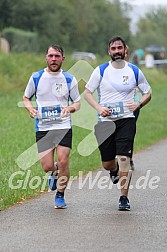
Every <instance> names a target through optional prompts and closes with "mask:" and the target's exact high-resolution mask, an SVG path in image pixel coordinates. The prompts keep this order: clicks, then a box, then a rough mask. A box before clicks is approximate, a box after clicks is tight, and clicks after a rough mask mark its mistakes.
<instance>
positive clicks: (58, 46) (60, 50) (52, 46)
mask: <svg viewBox="0 0 167 252" xmlns="http://www.w3.org/2000/svg"><path fill="white" fill-rule="evenodd" d="M49 48H53V49H55V50H56V51H58V52H60V53H61V55H62V56H63V54H64V50H63V48H62V47H61V46H60V45H56V44H52V45H49V46H48V48H47V49H46V53H48V50H49Z"/></svg>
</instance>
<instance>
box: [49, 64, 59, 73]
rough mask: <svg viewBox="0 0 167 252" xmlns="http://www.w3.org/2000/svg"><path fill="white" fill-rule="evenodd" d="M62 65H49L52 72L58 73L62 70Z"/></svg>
mask: <svg viewBox="0 0 167 252" xmlns="http://www.w3.org/2000/svg"><path fill="white" fill-rule="evenodd" d="M61 66H62V63H59V64H56V63H55V64H53V63H52V64H48V68H49V70H50V71H51V72H58V71H59V70H60V69H61Z"/></svg>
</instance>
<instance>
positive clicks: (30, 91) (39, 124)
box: [24, 69, 80, 131]
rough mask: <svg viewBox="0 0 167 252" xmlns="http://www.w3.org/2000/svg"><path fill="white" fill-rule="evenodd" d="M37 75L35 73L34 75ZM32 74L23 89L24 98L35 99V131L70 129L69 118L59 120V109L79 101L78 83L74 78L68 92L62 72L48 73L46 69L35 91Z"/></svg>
mask: <svg viewBox="0 0 167 252" xmlns="http://www.w3.org/2000/svg"><path fill="white" fill-rule="evenodd" d="M36 74H37V73H36ZM33 76H34V75H33V74H32V76H31V77H30V79H29V81H28V84H27V87H26V89H25V93H24V95H25V97H27V98H29V99H31V98H32V97H33V95H35V97H36V105H37V108H36V109H37V110H38V118H36V126H35V128H36V131H47V130H53V129H68V128H71V116H68V117H64V118H62V119H61V118H60V113H61V109H62V108H65V107H67V106H68V105H69V104H70V100H71V102H72V103H74V102H77V101H79V100H80V94H79V91H78V83H77V80H76V78H75V77H74V76H72V75H71V76H72V82H71V85H70V90H69V88H68V85H67V81H66V78H65V75H64V73H63V70H61V71H60V72H55V73H53V72H52V73H48V72H47V71H46V69H44V72H43V74H42V76H41V77H40V79H39V82H38V87H37V90H36V89H35V83H34V80H33Z"/></svg>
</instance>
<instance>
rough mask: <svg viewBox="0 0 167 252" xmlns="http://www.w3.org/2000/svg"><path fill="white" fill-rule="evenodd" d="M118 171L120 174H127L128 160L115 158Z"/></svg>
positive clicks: (124, 157) (122, 157)
mask: <svg viewBox="0 0 167 252" xmlns="http://www.w3.org/2000/svg"><path fill="white" fill-rule="evenodd" d="M117 160H118V165H119V170H120V171H121V172H129V170H130V158H129V157H126V156H121V155H118V156H117Z"/></svg>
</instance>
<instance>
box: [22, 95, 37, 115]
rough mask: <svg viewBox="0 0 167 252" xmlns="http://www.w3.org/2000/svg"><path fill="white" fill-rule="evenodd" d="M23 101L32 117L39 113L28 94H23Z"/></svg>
mask: <svg viewBox="0 0 167 252" xmlns="http://www.w3.org/2000/svg"><path fill="white" fill-rule="evenodd" d="M23 103H24V106H25V108H26V109H27V111H28V112H29V115H30V117H31V118H34V117H35V116H36V115H37V113H38V111H37V110H36V109H35V108H34V107H33V105H32V102H31V100H30V99H29V98H27V97H26V96H23Z"/></svg>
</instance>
